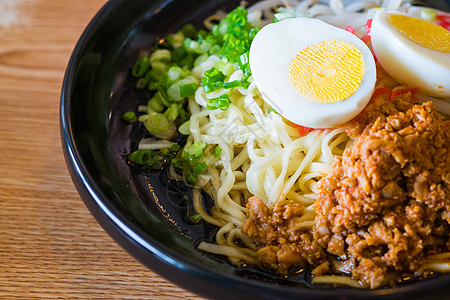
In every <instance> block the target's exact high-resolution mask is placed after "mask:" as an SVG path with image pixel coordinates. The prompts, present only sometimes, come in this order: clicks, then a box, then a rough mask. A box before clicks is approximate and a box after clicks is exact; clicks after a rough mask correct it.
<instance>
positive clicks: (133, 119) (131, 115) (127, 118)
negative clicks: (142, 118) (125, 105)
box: [123, 111, 138, 123]
mask: <svg viewBox="0 0 450 300" xmlns="http://www.w3.org/2000/svg"><path fill="white" fill-rule="evenodd" d="M123 119H124V120H125V121H127V122H130V123H133V122H136V121H137V120H138V119H137V116H136V114H135V113H134V112H132V111H127V112H126V113H124V114H123Z"/></svg>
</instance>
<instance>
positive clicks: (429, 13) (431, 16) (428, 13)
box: [420, 8, 437, 22]
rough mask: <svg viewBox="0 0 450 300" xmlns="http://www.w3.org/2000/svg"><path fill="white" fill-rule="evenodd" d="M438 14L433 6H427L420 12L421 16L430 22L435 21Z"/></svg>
mask: <svg viewBox="0 0 450 300" xmlns="http://www.w3.org/2000/svg"><path fill="white" fill-rule="evenodd" d="M436 16H437V13H436V11H435V10H434V9H431V8H425V9H423V10H422V11H421V12H420V17H421V18H422V19H424V20H425V21H428V22H434V20H436Z"/></svg>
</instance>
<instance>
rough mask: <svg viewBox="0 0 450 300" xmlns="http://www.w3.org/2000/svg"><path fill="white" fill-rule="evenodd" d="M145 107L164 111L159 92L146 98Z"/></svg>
mask: <svg viewBox="0 0 450 300" xmlns="http://www.w3.org/2000/svg"><path fill="white" fill-rule="evenodd" d="M147 107H148V108H150V109H151V110H152V111H156V112H162V111H164V109H165V106H164V104H163V103H162V101H161V97H160V94H159V93H155V95H153V97H152V98H151V99H150V100H148V102H147Z"/></svg>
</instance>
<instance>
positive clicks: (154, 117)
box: [144, 112, 170, 133]
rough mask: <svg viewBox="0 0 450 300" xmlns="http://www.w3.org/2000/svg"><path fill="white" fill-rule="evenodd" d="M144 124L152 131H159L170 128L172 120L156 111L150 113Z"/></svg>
mask: <svg viewBox="0 0 450 300" xmlns="http://www.w3.org/2000/svg"><path fill="white" fill-rule="evenodd" d="M144 125H145V128H147V130H148V131H149V132H150V133H159V132H162V131H164V130H166V129H167V128H169V125H170V122H169V120H167V118H166V116H165V115H164V114H162V113H157V112H154V113H151V114H148V119H147V120H146V122H145V123H144Z"/></svg>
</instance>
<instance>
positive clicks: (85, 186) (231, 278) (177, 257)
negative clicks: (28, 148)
mask: <svg viewBox="0 0 450 300" xmlns="http://www.w3.org/2000/svg"><path fill="white" fill-rule="evenodd" d="M123 1H124V0H109V1H107V2H106V3H105V4H104V5H103V6H102V8H101V9H100V10H99V11H98V12H97V13H96V14H95V16H94V17H93V18H92V19H91V21H90V22H89V23H88V25H87V27H86V28H85V29H84V31H83V33H82V34H81V36H80V38H79V40H78V41H77V43H76V45H75V47H74V49H73V52H72V54H71V56H70V59H69V62H68V64H67V68H66V71H65V74H64V79H63V82H62V88H61V99H60V110H59V119H60V135H61V143H62V148H63V152H64V157H65V161H66V165H67V167H68V169H69V172H70V175H71V177H72V180H73V183H74V185H75V186H76V188H77V190H78V193H79V194H80V196H81V198H82V199H83V201H84V203H85V205H86V206H87V207H88V208H89V210H90V211H91V213H92V214H93V215H94V217H95V219H96V220H97V222H98V223H99V224H100V225H101V226H102V227H103V228H104V229H105V231H107V232H108V233H109V235H110V236H112V237H113V239H114V240H115V241H116V242H117V243H118V244H119V245H121V246H122V247H123V248H124V249H125V250H126V251H127V252H129V253H130V254H131V255H132V256H134V257H135V258H137V259H138V260H139V261H140V262H141V263H142V264H144V265H146V266H147V267H149V268H150V269H152V267H153V263H150V262H149V260H148V259H146V258H145V257H142V255H143V254H145V253H147V254H149V255H152V256H154V257H155V258H156V259H157V260H159V262H162V263H164V264H168V265H169V266H171V267H173V268H174V269H175V270H178V271H180V272H183V273H187V274H189V275H191V276H194V277H197V278H199V279H203V280H205V279H208V280H211V281H215V282H216V283H218V284H217V286H218V287H230V286H232V287H233V288H238V289H241V292H244V293H249V294H250V293H255V295H261V293H269V294H268V295H269V296H270V295H280V296H282V298H283V299H286V297H292V298H295V297H300V296H306V297H346V296H348V297H364V298H366V299H369V298H377V297H380V296H405V295H408V294H411V293H414V292H424V291H427V290H432V289H434V288H440V287H443V286H444V285H446V284H448V283H449V282H450V281H449V278H450V277H449V276H445V275H441V276H438V277H436V278H432V279H430V280H424V281H420V282H415V283H411V284H408V285H405V286H400V287H389V288H382V289H375V290H369V289H347V288H345V289H339V288H338V289H330V288H326V289H323V288H322V289H321V288H307V287H304V288H299V287H298V286H280V285H277V284H272V283H271V284H267V283H264V282H262V281H257V280H252V279H248V278H245V277H242V276H237V275H230V274H226V273H219V272H214V271H213V270H211V269H209V268H207V267H203V266H201V265H199V264H196V263H193V262H191V261H190V260H188V259H186V257H184V256H183V255H181V254H180V253H178V252H177V251H175V250H174V249H171V248H169V247H166V246H165V245H162V244H161V243H160V242H159V241H158V240H157V239H155V238H153V237H152V236H150V235H149V234H148V233H147V232H145V231H144V230H143V229H141V228H139V227H138V226H136V225H135V224H133V223H132V222H131V221H130V220H128V219H127V218H126V217H125V216H124V214H123V213H122V212H121V211H120V210H119V209H118V208H117V207H116V206H115V205H114V204H113V203H112V202H111V201H110V200H109V199H108V197H106V195H105V194H104V192H103V191H102V190H101V188H100V187H99V186H98V185H97V184H96V182H95V180H94V179H93V178H92V176H91V175H90V174H89V171H88V168H87V167H86V165H85V163H84V161H83V158H82V154H81V152H80V151H79V147H78V146H77V144H76V142H75V138H74V128H73V127H72V120H71V117H70V103H71V101H72V87H73V85H72V83H73V82H74V81H75V71H76V68H77V65H78V64H79V62H80V60H81V58H82V56H83V53H84V51H85V50H86V47H87V45H88V43H89V41H90V38H92V36H93V34H94V33H95V31H96V29H97V27H98V25H99V24H101V23H102V21H104V19H105V18H106V17H107V16H108V14H109V13H111V12H112V11H114V10H115V9H117V8H118V6H119V5H120V4H121V3H122V2H123ZM173 1H174V0H166V1H159V2H161V3H166V2H173ZM152 270H153V269H152ZM155 272H156V273H159V275H162V276H164V277H166V278H168V279H169V280H171V281H174V282H175V283H176V284H178V285H179V286H182V287H183V288H185V289H187V290H191V291H194V292H196V293H198V294H203V295H205V294H204V293H202V291H201V290H198V289H195V288H193V287H192V286H186V285H185V284H183V282H182V280H177V279H174V278H173V277H171V276H168V275H167V274H164V272H159V271H158V270H156V271H155ZM207 295H208V296H209V297H215V296H218V297H219V298H220V297H221V295H211V294H207Z"/></svg>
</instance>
